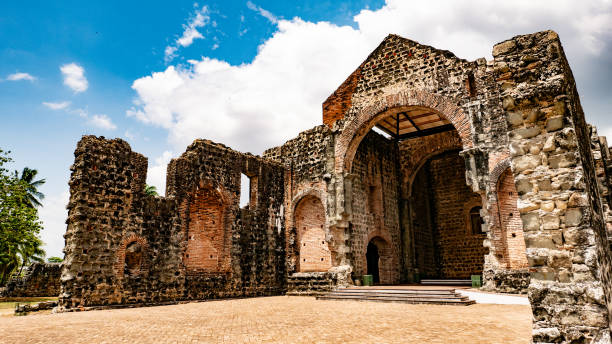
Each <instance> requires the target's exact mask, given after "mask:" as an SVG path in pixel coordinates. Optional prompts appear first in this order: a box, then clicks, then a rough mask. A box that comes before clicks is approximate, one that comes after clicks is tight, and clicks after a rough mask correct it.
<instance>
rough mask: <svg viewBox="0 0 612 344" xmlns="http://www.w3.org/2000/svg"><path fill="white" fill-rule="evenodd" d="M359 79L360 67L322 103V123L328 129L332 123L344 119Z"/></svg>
mask: <svg viewBox="0 0 612 344" xmlns="http://www.w3.org/2000/svg"><path fill="white" fill-rule="evenodd" d="M360 77H361V67H359V68H357V69H356V70H355V71H354V72H353V73H352V74H351V75H349V77H348V78H347V79H346V80H345V81H344V82H343V83H342V85H340V87H338V89H337V90H336V91H334V93H332V95H330V96H329V97H328V98H327V99H326V100H325V101H324V102H323V123H324V124H326V125H327V126H328V127H330V128H331V127H332V126H333V125H334V122H336V121H337V120H339V119H342V118H344V115H345V113H346V111H347V110H348V109H350V108H351V105H352V98H353V93H355V89H356V88H357V82H358V81H359V78H360Z"/></svg>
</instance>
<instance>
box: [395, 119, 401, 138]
mask: <svg viewBox="0 0 612 344" xmlns="http://www.w3.org/2000/svg"><path fill="white" fill-rule="evenodd" d="M395 132H396V133H397V135H395V141H399V135H400V133H399V113H398V114H396V115H395Z"/></svg>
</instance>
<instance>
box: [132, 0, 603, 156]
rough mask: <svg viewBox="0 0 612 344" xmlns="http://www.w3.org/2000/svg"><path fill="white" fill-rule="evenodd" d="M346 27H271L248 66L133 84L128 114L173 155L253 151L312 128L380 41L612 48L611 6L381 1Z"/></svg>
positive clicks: (470, 50)
mask: <svg viewBox="0 0 612 344" xmlns="http://www.w3.org/2000/svg"><path fill="white" fill-rule="evenodd" d="M250 7H252V8H254V9H257V11H258V12H260V11H259V9H260V8H259V7H257V6H256V5H255V4H252V3H251V5H250ZM260 14H261V12H260ZM262 15H263V14H262ZM269 19H270V18H269ZM354 19H355V21H356V23H357V28H356V29H355V28H352V27H349V26H337V25H333V24H330V23H328V22H317V23H312V22H305V21H303V20H301V19H299V18H294V19H292V20H278V19H277V20H278V21H277V25H278V30H277V31H276V32H275V33H274V34H273V36H272V37H270V38H269V39H268V40H266V41H265V42H264V43H263V44H262V45H261V46H260V47H259V49H258V54H257V56H256V57H255V58H254V59H253V61H252V62H250V63H245V64H241V65H238V66H234V65H230V64H229V63H227V62H225V61H221V60H217V59H211V58H207V57H204V58H202V60H200V61H197V62H196V61H192V62H191V63H190V65H188V66H179V67H177V66H169V67H168V68H167V69H165V70H164V71H160V72H154V73H152V74H151V75H149V76H145V77H142V78H140V79H137V80H135V81H134V83H133V85H132V88H133V89H134V90H135V91H136V92H137V95H138V97H137V100H136V102H135V105H134V107H133V108H131V109H130V110H129V111H128V115H129V116H133V117H135V118H137V119H138V120H140V121H142V122H144V123H148V124H152V125H156V126H160V127H163V128H166V129H167V130H168V140H169V142H170V143H171V144H172V145H173V146H174V150H175V151H182V150H184V148H185V146H186V145H187V144H189V143H191V141H192V140H193V139H195V138H208V139H212V140H214V141H217V142H222V143H225V144H228V145H230V146H232V147H233V148H235V149H238V150H241V151H251V152H253V153H261V152H262V151H263V150H264V149H265V148H268V147H273V146H276V145H279V144H282V143H283V141H284V140H287V139H290V138H292V137H295V136H296V135H297V134H298V133H299V132H300V131H303V130H305V129H308V128H310V127H312V126H314V125H317V124H320V123H321V122H322V120H321V116H322V113H321V104H322V102H323V101H324V100H325V99H326V98H327V97H328V96H329V95H330V94H331V93H332V92H333V91H334V90H335V89H336V88H337V87H338V86H339V85H340V84H341V83H342V82H343V81H344V80H345V78H346V77H347V76H348V75H350V73H351V72H352V71H353V70H354V69H355V68H356V67H357V66H358V65H359V64H360V63H361V62H362V61H363V60H364V59H365V58H366V57H367V55H368V54H369V53H370V52H371V51H372V50H373V49H374V48H375V47H376V46H377V45H378V44H379V43H380V42H381V41H382V39H383V38H384V37H385V36H386V35H387V34H389V33H395V34H399V35H401V36H403V37H406V38H410V39H413V40H416V41H419V42H421V43H423V44H428V45H433V46H435V47H437V48H440V49H448V50H450V51H453V52H454V53H456V54H457V55H458V56H459V57H462V58H467V59H471V60H473V59H476V58H478V57H488V58H491V56H490V54H491V50H492V47H493V45H494V44H495V43H497V42H500V41H503V40H505V39H508V38H511V37H513V36H515V35H518V34H525V33H531V32H536V31H540V30H544V29H549V28H551V29H554V30H556V31H557V32H558V33H559V34H560V36H561V39H562V41H563V43H564V47H565V50H566V53H567V54H568V55H570V61H572V56H579V57H581V58H583V59H584V60H585V61H587V62H588V61H591V62H592V61H593V59H594V58H596V57H597V56H600V55H601V54H602V52H603V51H610V42H612V2H610V1H605V0H593V1H588V2H574V1H570V0H556V1H552V0H547V1H531V0H517V1H513V2H511V3H505V2H490V1H488V0H478V1H470V2H467V1H455V0H452V1H451V0H430V1H427V2H415V1H402V0H388V1H387V3H386V4H385V6H383V7H382V8H381V9H378V10H362V11H361V12H360V13H359V14H358V15H357V16H355V18H354ZM608 55H609V54H608ZM604 56H605V55H604ZM589 59H591V60H589ZM573 68H574V71H576V70H577V69H580V68H581V66H580V65H573ZM608 86H609V85H608Z"/></svg>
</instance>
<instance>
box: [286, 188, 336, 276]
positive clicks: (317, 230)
mask: <svg viewBox="0 0 612 344" xmlns="http://www.w3.org/2000/svg"><path fill="white" fill-rule="evenodd" d="M295 226H296V228H297V232H298V244H299V246H298V247H299V248H298V249H299V252H300V253H299V263H298V266H299V269H298V271H300V272H307V271H327V270H329V268H331V254H330V251H329V248H328V246H327V241H326V240H325V210H324V208H323V204H322V203H321V200H320V199H319V198H317V197H315V196H310V195H309V196H305V197H304V198H302V199H301V200H300V202H299V203H298V205H297V206H296V209H295Z"/></svg>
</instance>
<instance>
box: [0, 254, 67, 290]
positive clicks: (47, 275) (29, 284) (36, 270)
mask: <svg viewBox="0 0 612 344" xmlns="http://www.w3.org/2000/svg"><path fill="white" fill-rule="evenodd" d="M61 272H62V270H61V264H59V263H32V264H31V265H30V266H29V267H28V268H27V270H26V272H25V275H24V276H23V277H13V278H11V279H10V280H9V281H8V282H7V284H6V286H5V287H4V288H0V298H2V297H7V298H10V297H38V296H58V295H59V293H60V276H61Z"/></svg>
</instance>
